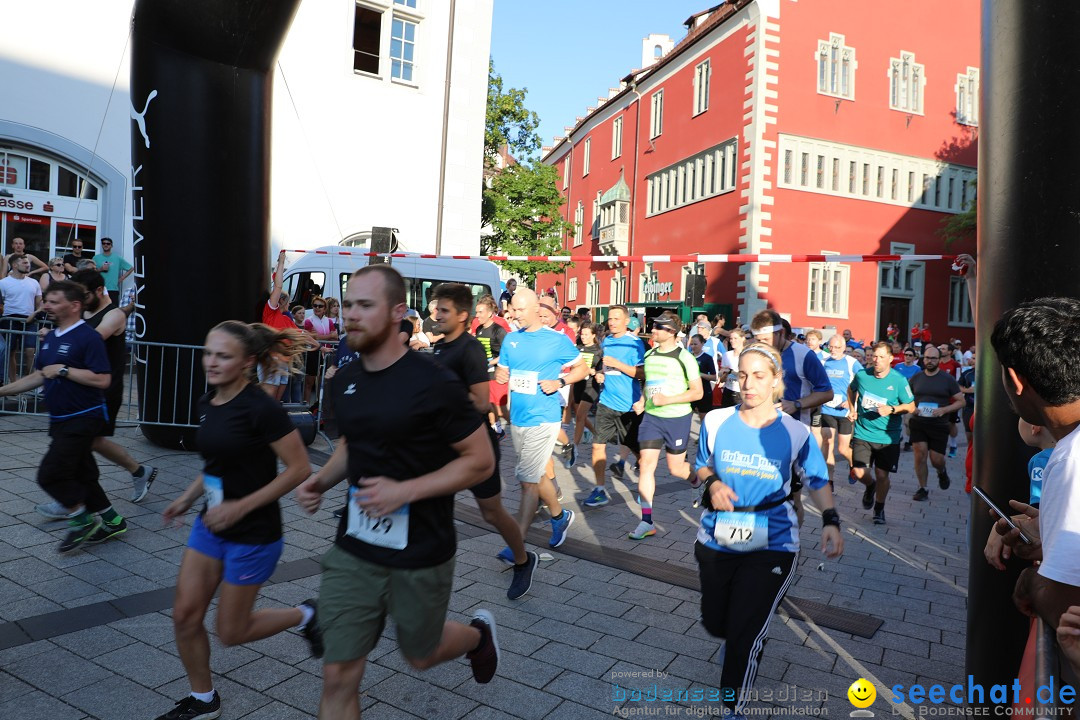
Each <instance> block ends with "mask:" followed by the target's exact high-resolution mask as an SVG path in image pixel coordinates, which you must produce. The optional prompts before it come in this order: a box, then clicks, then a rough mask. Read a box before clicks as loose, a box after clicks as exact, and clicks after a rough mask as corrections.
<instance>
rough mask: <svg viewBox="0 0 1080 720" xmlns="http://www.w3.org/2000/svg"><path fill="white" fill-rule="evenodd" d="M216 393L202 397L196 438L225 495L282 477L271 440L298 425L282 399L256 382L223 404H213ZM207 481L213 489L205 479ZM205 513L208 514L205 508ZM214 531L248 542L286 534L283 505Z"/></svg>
mask: <svg viewBox="0 0 1080 720" xmlns="http://www.w3.org/2000/svg"><path fill="white" fill-rule="evenodd" d="M213 397H214V392H213V391H211V392H209V393H207V394H206V395H203V396H202V397H201V398H199V432H198V435H197V441H198V443H199V454H200V455H202V458H203V461H204V464H203V475H204V476H206V475H210V476H211V477H216V478H221V488H222V496H223V498H224V499H225V500H234V499H236V498H242V497H245V496H247V495H250V494H251V493H253V492H255V491H257V490H259V489H260V488H262V487H264V486H266V485H268V484H270V483H271V482H272V481H273V480H274V478H275V477H277V474H278V472H277V454H276V453H274V449H273V448H271V447H270V443H272V442H276V441H277V440H280V439H281V438H283V437H285V436H286V435H288V434H289V433H291V432H292V431H293V429H294V428H293V424H292V421H291V420H290V419H289V415H288V413H287V412H285V409H284V408H283V407H281V403H278V402H276V401H275V400H273V399H272V398H271V397H270V396H269V395H267V394H266V393H265V392H264V391H263V390H261V389H260V388H259V386H258V385H256V384H254V383H251V384H249V385H248V386H247V387H245V388H244V389H243V390H241V391H240V394H238V395H237V396H236V397H234V398H233V399H232V400H230V401H229V402H227V403H225V404H224V405H214V404H212V403H211V402H210V399H211V398H213ZM211 482H212V481H211ZM204 485H207V487H208V488H209V487H210V486H209V485H208V484H207V483H206V480H205V477H204ZM202 512H203V513H205V512H206V508H205V507H204V508H203V510H202ZM214 534H215V535H217V536H218V537H220V538H223V539H225V540H229V541H232V542H236V543H243V544H246V545H265V544H267V543H272V542H275V541H277V540H279V539H280V538H281V507H280V505H279V504H278V502H277V501H276V500H275V501H274V502H272V503H268V504H266V505H263V506H262V507H259V508H256V509H254V510H252V511H251V512H249V513H248V514H247V515H245V516H244V517H243V518H241V519H240V521H239V522H238V523H236V524H235V525H233V526H232V527H230V528H227V529H225V530H222V531H221V532H217V533H214Z"/></svg>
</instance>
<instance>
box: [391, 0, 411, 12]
mask: <svg viewBox="0 0 1080 720" xmlns="http://www.w3.org/2000/svg"><path fill="white" fill-rule="evenodd" d="M394 4H395V5H402V6H404V7H407V8H412V9H413V10H415V9H416V0H394Z"/></svg>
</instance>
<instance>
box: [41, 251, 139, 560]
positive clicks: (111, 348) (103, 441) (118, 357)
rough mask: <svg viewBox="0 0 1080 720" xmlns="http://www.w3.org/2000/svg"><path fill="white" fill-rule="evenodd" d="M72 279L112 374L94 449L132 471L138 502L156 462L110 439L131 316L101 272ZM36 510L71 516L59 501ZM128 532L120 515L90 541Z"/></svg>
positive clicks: (54, 516)
mask: <svg viewBox="0 0 1080 720" xmlns="http://www.w3.org/2000/svg"><path fill="white" fill-rule="evenodd" d="M72 281H73V282H77V283H79V284H80V285H82V286H83V287H84V288H86V309H85V310H84V311H83V315H82V317H83V320H84V321H85V322H86V324H87V325H89V326H90V327H91V328H93V329H95V330H97V332H98V335H100V336H101V339H102V340H104V341H105V354H106V356H107V357H108V359H109V369H110V375H111V377H112V381H111V383H110V384H109V387H108V388H106V389H105V408H106V410H107V411H108V416H107V417H106V418H105V427H104V428H103V431H102V433H101V435H99V436H98V437H96V438H94V443H93V445H92V446H91V447H92V449H93V450H94V452H96V453H98V454H99V455H102V456H104V457H105V459H107V460H109V461H110V462H112V463H113V464H115V465H119V466H120V467H122V468H124V469H125V470H127V471H128V472H129V473H131V481H132V483H133V485H134V487H133V489H132V493H131V502H135V503H137V502H139V501H141V500H142V499H143V498H144V497H146V493H147V492H148V491H149V490H150V485H151V483H153V482H154V478H155V477H156V476H157V469H156V468H154V467H153V466H152V465H140V464H139V463H137V462H135V460H134V459H133V458H132V457H131V455H129V454H128V453H127V451H126V450H125V449H124V448H122V447H121V446H119V445H117V444H116V443H114V442H112V441H111V440H109V439H108V438H109V437H111V436H112V435H113V434H114V433H115V432H116V416H117V414H118V413H119V412H120V405H121V404H122V403H123V400H124V369H125V363H126V360H127V358H126V341H125V338H124V333H125V331H126V329H127V316H126V315H124V311H123V310H121V309H120V308H118V307H116V306H115V305H113V304H112V298H110V297H109V294H108V292H107V291H106V290H105V279H104V278H103V277H102V276H101V273H99V272H98V271H96V270H80V271H79V272H77V273H75V275H74V277H73V278H72ZM35 509H36V510H37V511H38V512H39V513H40V514H42V515H44V516H45V517H47V518H52V519H54V520H61V519H64V518H66V517H67V516H68V513H67V511H66V510H65V508H64V507H63V506H62V505H61V504H60V503H58V502H56V501H53V502H51V503H46V504H44V505H38V506H37V507H36V508H35ZM125 532H127V525H126V524H125V523H124V519H123V518H121V517H119V516H117V517H116V518H114V519H113V521H111V522H110V521H108V520H106V521H105V522H104V523H103V524H102V526H101V529H100V530H98V531H97V532H96V533H95V534H94V536H92V537H91V538H89V539H88V540H87V543H88V544H94V543H99V542H104V541H105V540H108V539H109V538H111V537H115V536H117V535H120V534H123V533H125Z"/></svg>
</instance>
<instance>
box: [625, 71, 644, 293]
mask: <svg viewBox="0 0 1080 720" xmlns="http://www.w3.org/2000/svg"><path fill="white" fill-rule="evenodd" d="M630 92H632V93H634V96H635V97H636V98H637V99H636V100H635V101H634V103H635V104H636V105H637V107H636V108H635V115H634V171H633V173H632V174H631V180H630V244H629V246H628V247H627V248H626V254H627V255H633V254H634V233H635V231H636V230H637V217H636V214H637V179H638V178H637V164H638V142H639V141H640V139H641V93H640V92H638V89H637V79H636V78H635V79H633V80H631V81H630ZM632 266H633V263H632V262H630V261H629V260H627V261H626V301H625V302H626V304H627V305H629V304H630V295H631V293H633V287H634V274H633V272H631V270H630V268H631V267H632Z"/></svg>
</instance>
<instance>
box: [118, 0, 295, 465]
mask: <svg viewBox="0 0 1080 720" xmlns="http://www.w3.org/2000/svg"><path fill="white" fill-rule="evenodd" d="M299 4H300V0H138V1H137V2H136V5H135V11H134V16H133V18H132V23H133V40H132V53H131V104H132V108H133V117H132V123H131V183H132V207H133V222H132V226H133V232H134V246H135V288H136V293H137V300H136V312H137V316H136V335H137V336H138V339H139V340H144V341H150V342H158V343H177V344H183V345H201V344H202V342H203V340H204V338H205V336H206V332H207V330H209V329H210V328H211V327H213V326H214V325H216V324H217V323H218V322H221V321H222V320H227V319H238V320H246V321H252V320H257V319H258V318H259V316H258V315H257V311H258V307H259V298H260V295H262V296H264V297H265V293H266V292H267V288H268V285H269V277H268V276H269V269H268V265H269V242H270V115H271V88H272V84H273V82H272V81H273V68H274V63H275V61H276V58H277V53H278V50H279V49H280V47H281V44H282V42H283V41H284V39H285V34H286V32H287V31H288V28H289V25H290V23H291V22H292V18H293V16H294V15H295V13H296V10H297V8H298V7H299ZM138 365H139V368H138V369H139V397H140V402H141V405H142V407H141V410H142V417H143V418H144V419H146V420H148V421H151V422H149V423H145V424H143V425H142V431H143V434H144V435H146V436H147V437H148V438H149V439H150V440H151V441H153V442H155V443H157V444H159V445H164V446H167V447H180V446H183V447H188V448H192V447H193V446H194V444H193V439H194V433H193V431H191V430H189V429H184V428H183V427H182V426H183V425H184V424H187V423H190V422H192V421H193V420H194V421H195V422H197V418H196V417H195V413H194V403H195V401H196V400H197V399H198V397H199V396H200V395H201V394H202V390H203V383H204V379H203V375H202V368H201V366H200V365H199V363H198V360H197V358H196V357H195V355H194V354H193V353H191V352H190V351H188V352H184V351H174V350H172V349H159V348H149V349H146V350H144V351H143V352H141V353H140V355H139V359H138Z"/></svg>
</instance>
